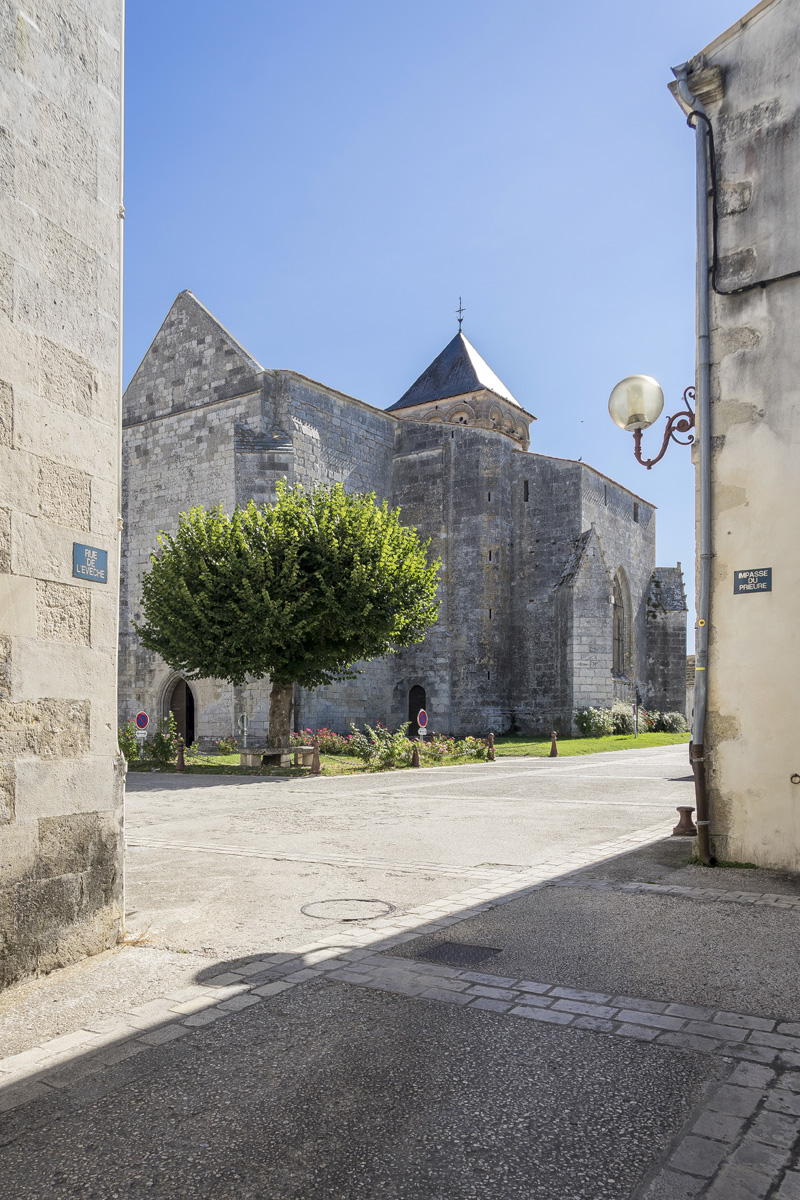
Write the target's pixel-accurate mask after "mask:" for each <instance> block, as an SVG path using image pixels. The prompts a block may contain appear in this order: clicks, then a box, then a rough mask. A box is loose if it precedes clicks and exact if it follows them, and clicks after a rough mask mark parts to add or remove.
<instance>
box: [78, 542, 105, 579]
mask: <svg viewBox="0 0 800 1200" xmlns="http://www.w3.org/2000/svg"><path fill="white" fill-rule="evenodd" d="M72 574H73V576H74V577H75V579H91V580H92V582H93V583H108V551H107V550H99V549H98V548H97V546H82V545H81V544H80V543H79V542H73V543H72Z"/></svg>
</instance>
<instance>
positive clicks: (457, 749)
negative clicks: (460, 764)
mask: <svg viewBox="0 0 800 1200" xmlns="http://www.w3.org/2000/svg"><path fill="white" fill-rule="evenodd" d="M488 749H489V742H488V739H487V738H477V737H465V738H462V739H461V741H460V742H456V744H455V746H454V748H453V754H454V755H455V756H456V758H477V759H482V758H486V752H487V751H488Z"/></svg>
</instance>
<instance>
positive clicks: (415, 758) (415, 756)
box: [411, 742, 419, 767]
mask: <svg viewBox="0 0 800 1200" xmlns="http://www.w3.org/2000/svg"><path fill="white" fill-rule="evenodd" d="M411 765H412V767H418V766H419V745H418V743H417V742H414V745H413V748H412V750H411Z"/></svg>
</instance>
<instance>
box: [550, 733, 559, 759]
mask: <svg viewBox="0 0 800 1200" xmlns="http://www.w3.org/2000/svg"><path fill="white" fill-rule="evenodd" d="M550 757H551V758H558V734H557V733H556V731H555V729H554V730H553V732H552V733H551V734H550Z"/></svg>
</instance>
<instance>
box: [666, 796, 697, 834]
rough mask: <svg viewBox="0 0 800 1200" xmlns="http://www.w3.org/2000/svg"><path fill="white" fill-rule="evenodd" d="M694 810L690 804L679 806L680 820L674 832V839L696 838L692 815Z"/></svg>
mask: <svg viewBox="0 0 800 1200" xmlns="http://www.w3.org/2000/svg"><path fill="white" fill-rule="evenodd" d="M693 812H694V809H693V808H691V807H690V806H689V805H688V804H679V805H678V815H679V816H680V820H679V821H678V824H677V825H676V826H675V828H674V829H673V831H672V836H673V837H694V835H695V834H696V833H697V830H696V829H695V826H694V822H693V821H692V813H693Z"/></svg>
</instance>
